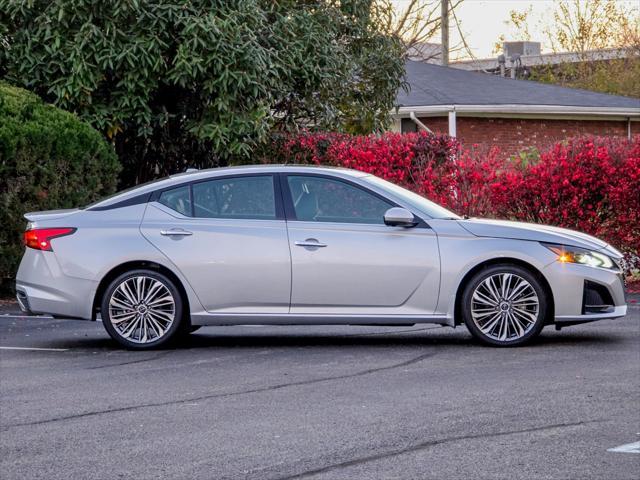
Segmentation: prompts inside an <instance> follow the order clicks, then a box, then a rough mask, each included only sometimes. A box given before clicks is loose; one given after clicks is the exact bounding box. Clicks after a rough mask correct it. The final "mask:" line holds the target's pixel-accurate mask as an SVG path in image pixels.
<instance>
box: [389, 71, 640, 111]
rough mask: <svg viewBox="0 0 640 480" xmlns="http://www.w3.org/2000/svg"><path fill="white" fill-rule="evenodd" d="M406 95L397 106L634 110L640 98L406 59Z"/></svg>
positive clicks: (399, 97) (397, 98)
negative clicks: (509, 106) (504, 106)
mask: <svg viewBox="0 0 640 480" xmlns="http://www.w3.org/2000/svg"><path fill="white" fill-rule="evenodd" d="M405 65H406V72H407V73H406V81H407V82H408V83H409V86H410V89H409V92H408V93H407V92H404V91H403V90H400V92H399V93H398V95H397V97H396V104H397V105H398V106H400V107H412V106H428V105H562V106H572V107H610V108H637V109H638V110H639V112H640V99H636V98H630V97H622V96H618V95H607V94H604V93H596V92H591V91H589V90H580V89H577V88H567V87H560V86H557V85H547V84H543V83H539V82H533V81H528V80H512V79H510V78H502V77H499V76H496V75H489V74H486V73H479V72H468V71H464V70H458V69H455V68H448V67H442V66H440V65H433V64H428V63H422V62H415V61H411V60H407V61H406V63H405Z"/></svg>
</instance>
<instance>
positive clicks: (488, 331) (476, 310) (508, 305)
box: [460, 264, 549, 347]
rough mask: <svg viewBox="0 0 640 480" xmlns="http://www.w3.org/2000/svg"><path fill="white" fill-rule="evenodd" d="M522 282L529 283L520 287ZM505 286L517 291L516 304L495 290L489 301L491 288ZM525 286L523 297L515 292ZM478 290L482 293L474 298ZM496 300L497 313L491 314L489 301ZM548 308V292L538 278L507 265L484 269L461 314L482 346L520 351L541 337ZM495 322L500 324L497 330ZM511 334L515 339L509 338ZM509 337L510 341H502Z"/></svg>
mask: <svg viewBox="0 0 640 480" xmlns="http://www.w3.org/2000/svg"><path fill="white" fill-rule="evenodd" d="M509 274H510V275H511V276H508V275H509ZM520 280H524V281H525V282H524V283H522V284H521V283H516V282H520ZM501 282H503V283H504V284H506V285H508V286H509V285H511V286H513V287H514V288H513V290H512V291H513V293H514V297H513V300H510V299H509V295H504V296H503V294H502V289H501V288H496V289H495V292H494V293H495V294H496V295H494V296H492V297H488V294H490V293H491V292H489V290H490V289H491V286H496V285H499V286H501V285H502V283H501ZM526 283H528V284H529V286H530V287H531V289H529V287H528V286H527V285H526ZM521 285H524V288H525V291H524V292H523V293H522V295H523V296H520V294H519V293H518V290H517V289H516V288H515V287H516V286H521ZM476 289H479V290H478V293H477V294H476V296H475V297H474V292H476ZM507 291H508V290H507ZM532 291H533V292H535V295H533V293H532ZM525 292H528V293H525ZM485 294H486V295H485ZM494 297H498V301H497V302H496V304H497V305H496V307H495V308H494V310H495V311H491V308H492V307H491V306H489V305H488V303H489V302H488V300H491V301H493V298H494ZM536 297H537V298H536ZM485 300H486V301H485ZM536 302H537V308H536V306H535V303H536ZM548 305H549V302H548V299H547V293H546V290H545V289H544V287H543V285H542V283H541V281H540V279H539V278H538V277H537V275H535V274H533V273H532V272H531V271H530V270H528V269H526V268H523V267H521V266H518V265H513V264H504V265H493V266H491V267H488V268H485V269H482V270H480V271H479V272H478V273H476V274H475V275H474V276H473V277H472V278H471V279H470V280H469V282H467V285H466V286H465V288H464V291H463V293H462V299H461V309H460V311H461V313H462V318H463V319H464V323H465V325H466V326H467V328H468V329H469V331H470V332H471V334H472V335H473V336H474V337H475V338H476V339H477V340H479V341H480V342H482V343H484V344H485V345H491V346H495V347H516V346H520V345H524V344H526V343H528V342H530V341H531V340H532V339H533V338H535V337H536V336H538V334H539V333H540V331H541V330H542V327H544V324H545V316H546V313H547V306H548ZM474 316H475V320H474ZM534 319H535V320H534ZM492 322H494V323H496V325H495V326H494V327H492ZM481 327H482V329H481ZM502 328H504V330H502ZM483 329H484V330H485V331H483ZM509 333H511V334H512V335H508V334H509ZM505 335H506V338H502V337H503V336H505ZM496 337H498V338H496Z"/></svg>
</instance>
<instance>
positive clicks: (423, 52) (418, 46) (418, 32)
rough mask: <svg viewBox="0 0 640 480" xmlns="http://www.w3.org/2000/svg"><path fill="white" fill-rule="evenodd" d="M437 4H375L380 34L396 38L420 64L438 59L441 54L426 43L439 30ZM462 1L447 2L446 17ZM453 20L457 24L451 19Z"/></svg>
mask: <svg viewBox="0 0 640 480" xmlns="http://www.w3.org/2000/svg"><path fill="white" fill-rule="evenodd" d="M441 1H442V0H408V1H407V2H406V3H404V4H401V5H400V4H397V2H394V1H393V0H377V1H376V4H377V6H378V8H379V9H380V11H381V15H380V17H381V19H382V21H381V24H382V28H383V31H385V32H387V33H388V34H390V35H392V36H395V37H398V38H400V39H401V40H402V42H403V43H404V46H405V51H406V52H408V54H409V55H410V56H415V57H419V58H421V59H422V60H430V59H433V58H439V57H441V55H442V52H441V50H440V49H438V48H437V45H436V44H434V43H429V41H430V40H431V39H433V38H434V37H435V36H436V35H437V34H438V33H439V32H440V28H441V26H442V16H441ZM462 1H463V0H449V4H448V6H449V15H452V14H454V15H455V9H456V8H457V7H458V5H460V4H461V3H462ZM454 20H455V22H456V24H457V19H456V18H455V17H454ZM458 28H459V25H458ZM452 50H460V46H459V45H456V46H455V47H454V48H453V49H452Z"/></svg>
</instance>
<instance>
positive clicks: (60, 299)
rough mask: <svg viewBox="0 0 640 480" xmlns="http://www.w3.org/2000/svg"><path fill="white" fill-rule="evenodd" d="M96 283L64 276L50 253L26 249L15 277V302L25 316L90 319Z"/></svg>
mask: <svg viewBox="0 0 640 480" xmlns="http://www.w3.org/2000/svg"><path fill="white" fill-rule="evenodd" d="M96 288H97V283H96V282H93V281H91V280H86V279H81V278H75V277H69V276H67V275H65V274H64V273H63V272H62V270H61V268H60V266H59V264H58V261H57V260H56V258H55V255H54V253H53V252H46V251H40V250H33V249H30V248H27V249H26V251H25V254H24V256H23V257H22V261H21V262H20V267H19V268H18V274H17V275H16V298H17V300H18V304H19V305H20V308H21V309H22V311H24V312H26V313H33V314H38V313H46V314H51V315H55V316H60V317H68V318H82V319H87V320H90V319H91V317H92V311H91V310H92V299H93V294H94V292H95V290H96Z"/></svg>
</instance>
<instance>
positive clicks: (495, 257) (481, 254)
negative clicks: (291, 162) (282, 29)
mask: <svg viewBox="0 0 640 480" xmlns="http://www.w3.org/2000/svg"><path fill="white" fill-rule="evenodd" d="M25 217H26V218H27V220H28V221H29V223H28V226H27V230H26V232H25V234H24V241H25V244H26V247H27V248H26V250H25V254H24V257H23V259H22V263H21V264H20V268H19V271H18V274H17V278H16V291H17V297H18V301H19V303H20V305H21V307H22V309H23V310H25V311H26V312H34V313H50V314H52V315H54V316H59V317H65V318H78V319H86V320H95V319H96V318H98V316H99V317H100V318H101V319H102V323H103V325H104V326H105V328H106V330H107V332H108V333H109V334H110V335H111V336H112V337H113V338H114V339H115V340H116V341H117V342H119V343H120V344H121V345H123V346H125V347H127V348H134V349H148V348H153V347H160V346H163V345H166V344H167V343H168V342H170V341H171V340H174V339H175V338H177V337H179V336H180V335H182V334H186V333H189V332H191V331H193V330H195V329H197V328H199V327H200V326H203V325H242V324H270V325H274V324H282V325H291V324H299V325H311V324H348V325H364V324H366V325H371V324H376V325H409V324H415V323H438V324H442V325H449V326H451V327H456V326H458V325H461V324H463V323H464V324H465V325H466V326H467V328H468V329H469V331H470V332H471V333H472V334H473V335H474V336H475V337H476V338H477V339H479V340H480V341H482V342H484V343H486V344H489V345H496V346H515V345H522V344H524V343H526V342H528V341H529V340H531V339H532V338H534V337H535V336H536V335H538V333H539V332H540V331H541V329H542V328H543V327H544V326H545V325H555V326H556V328H560V327H563V326H569V325H575V324H578V323H584V322H590V321H593V320H599V319H605V318H616V317H622V316H624V315H625V313H626V309H627V307H626V305H625V298H624V289H623V282H622V273H621V268H620V261H621V258H622V256H621V254H620V252H618V251H617V250H616V249H615V248H613V247H611V246H610V245H608V244H607V243H606V242H603V241H601V240H598V239H597V238H594V237H591V236H589V235H586V234H583V233H578V232H574V231H570V230H565V229H561V228H555V227H549V226H543V225H531V224H524V223H517V222H507V221H497V220H483V219H466V218H461V217H459V216H457V215H455V214H454V213H452V212H450V211H448V210H446V209H444V208H442V207H440V206H439V205H436V204H434V203H433V202H430V201H428V200H426V199H425V198H423V197H421V196H419V195H416V194H414V193H412V192H410V191H408V190H405V189H403V188H400V187H398V186H396V185H394V184H392V183H389V182H387V181H384V180H382V179H380V178H377V177H375V176H372V175H368V174H365V173H361V172H357V171H352V170H344V169H331V168H320V167H303V166H251V167H235V168H224V169H213V170H204V171H196V172H189V173H184V174H180V175H175V176H172V177H169V178H166V179H163V180H160V181H157V182H154V183H150V184H146V185H142V186H139V187H137V188H135V189H132V190H129V191H124V192H121V193H119V194H117V195H115V196H113V197H110V198H107V199H104V200H102V201H100V202H98V203H96V204H93V205H89V206H87V207H85V208H82V209H73V210H59V211H49V212H36V213H29V214H26V215H25Z"/></svg>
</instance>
